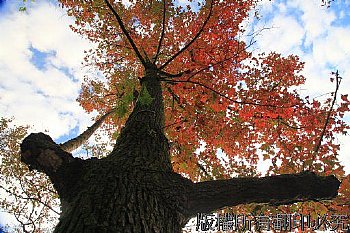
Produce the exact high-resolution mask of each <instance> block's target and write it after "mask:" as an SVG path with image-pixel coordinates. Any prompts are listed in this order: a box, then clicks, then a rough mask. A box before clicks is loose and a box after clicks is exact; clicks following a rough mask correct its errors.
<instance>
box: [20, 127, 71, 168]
mask: <svg viewBox="0 0 350 233" xmlns="http://www.w3.org/2000/svg"><path fill="white" fill-rule="evenodd" d="M21 160H22V162H24V163H26V164H27V165H28V167H29V168H30V169H35V170H38V171H40V172H44V173H46V174H47V175H51V174H53V173H55V172H56V171H57V170H58V169H59V168H60V167H61V166H62V165H63V164H66V163H70V162H73V161H74V158H73V157H72V155H71V154H69V153H67V152H65V151H64V150H62V149H61V147H60V146H59V145H57V144H56V143H55V142H54V141H53V140H52V139H51V137H50V136H48V135H46V134H44V133H32V134H30V135H29V136H28V137H26V138H25V139H24V140H23V142H22V144H21Z"/></svg>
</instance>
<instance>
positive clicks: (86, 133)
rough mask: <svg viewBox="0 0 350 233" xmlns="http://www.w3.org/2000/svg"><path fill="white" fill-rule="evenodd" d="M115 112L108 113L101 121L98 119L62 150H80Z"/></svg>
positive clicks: (62, 145)
mask: <svg viewBox="0 0 350 233" xmlns="http://www.w3.org/2000/svg"><path fill="white" fill-rule="evenodd" d="M112 112H113V110H111V111H109V112H107V113H106V114H104V115H103V116H102V117H101V118H100V119H98V120H97V121H96V122H95V123H94V124H93V125H92V126H90V127H88V128H87V130H85V131H84V132H82V133H81V134H80V135H78V136H77V137H75V138H73V139H70V140H68V141H66V142H65V143H62V144H61V148H62V150H64V151H67V152H72V151H73V150H75V149H78V148H79V147H80V146H81V145H83V144H84V142H86V141H87V140H88V139H89V138H90V137H91V135H92V134H93V133H94V132H95V131H96V130H97V129H98V128H99V127H100V126H101V124H102V123H103V121H104V120H105V119H106V118H107V117H108V116H109V115H110V114H111V113H112Z"/></svg>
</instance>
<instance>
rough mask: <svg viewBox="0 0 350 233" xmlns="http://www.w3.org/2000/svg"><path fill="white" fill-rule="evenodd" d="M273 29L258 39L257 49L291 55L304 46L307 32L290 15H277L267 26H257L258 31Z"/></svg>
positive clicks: (260, 24)
mask: <svg viewBox="0 0 350 233" xmlns="http://www.w3.org/2000/svg"><path fill="white" fill-rule="evenodd" d="M264 27H272V28H271V29H268V30H266V31H264V32H263V33H262V34H261V35H260V36H259V37H258V38H257V47H258V48H260V49H263V50H265V51H278V52H280V53H282V54H290V53H291V52H292V51H295V50H296V49H297V48H298V47H299V46H301V45H302V42H303V38H304V34H305V30H304V29H303V27H302V25H300V23H299V22H298V21H297V20H296V19H295V18H293V17H292V16H289V15H284V14H279V15H276V16H275V17H274V18H273V19H272V20H271V21H270V22H268V23H266V26H264V25H262V23H259V24H257V26H256V30H259V29H261V28H264Z"/></svg>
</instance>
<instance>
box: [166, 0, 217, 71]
mask: <svg viewBox="0 0 350 233" xmlns="http://www.w3.org/2000/svg"><path fill="white" fill-rule="evenodd" d="M213 5H214V0H211V1H210V10H209V13H208V16H207V18H206V19H205V21H204V23H203V25H202V27H201V28H200V29H199V31H198V32H197V34H196V35H195V36H194V37H193V39H192V40H191V41H190V42H189V43H188V44H187V45H185V47H183V48H182V49H180V50H179V51H178V52H177V53H175V54H174V55H173V56H172V57H171V58H170V59H169V60H168V61H166V62H165V63H164V64H163V65H162V66H161V67H160V68H159V69H160V70H162V69H164V68H165V67H166V66H167V65H169V63H170V62H172V61H173V60H174V59H175V58H177V57H178V56H179V55H180V54H181V53H183V52H184V51H186V49H188V48H189V47H190V46H191V45H192V44H193V43H194V42H195V41H196V40H197V38H198V37H199V36H200V35H201V33H202V32H203V30H204V27H205V26H206V25H207V23H208V21H209V19H210V17H211V15H212V12H213Z"/></svg>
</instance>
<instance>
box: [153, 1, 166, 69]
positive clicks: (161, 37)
mask: <svg viewBox="0 0 350 233" xmlns="http://www.w3.org/2000/svg"><path fill="white" fill-rule="evenodd" d="M165 11H166V8H165V0H163V22H162V32H161V34H160V39H159V43H158V48H157V53H156V56H155V57H154V61H153V63H154V64H155V63H156V62H157V58H158V56H159V53H160V47H161V46H162V42H163V38H164V33H165Z"/></svg>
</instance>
